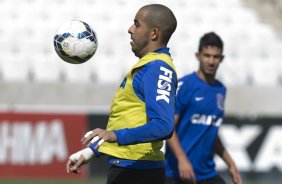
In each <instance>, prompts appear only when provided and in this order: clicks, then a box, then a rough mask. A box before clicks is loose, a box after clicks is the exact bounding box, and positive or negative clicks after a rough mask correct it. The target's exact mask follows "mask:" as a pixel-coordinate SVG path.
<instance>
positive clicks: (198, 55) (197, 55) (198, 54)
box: [195, 52, 200, 60]
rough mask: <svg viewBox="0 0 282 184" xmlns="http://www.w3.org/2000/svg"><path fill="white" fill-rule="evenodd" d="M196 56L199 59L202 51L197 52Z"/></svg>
mask: <svg viewBox="0 0 282 184" xmlns="http://www.w3.org/2000/svg"><path fill="white" fill-rule="evenodd" d="M195 57H196V58H197V60H199V57H200V53H199V52H196V53H195Z"/></svg>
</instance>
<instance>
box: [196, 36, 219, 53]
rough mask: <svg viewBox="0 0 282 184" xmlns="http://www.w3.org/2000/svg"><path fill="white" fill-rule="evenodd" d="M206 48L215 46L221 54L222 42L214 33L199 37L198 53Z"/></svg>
mask: <svg viewBox="0 0 282 184" xmlns="http://www.w3.org/2000/svg"><path fill="white" fill-rule="evenodd" d="M207 46H215V47H217V48H219V49H220V50H221V51H222V52H223V41H222V40H221V38H220V37H219V36H218V35H217V34H216V33H214V32H209V33H206V34H204V35H203V36H202V37H201V39H200V44H199V49H198V52H201V51H202V50H203V48H205V47H207Z"/></svg>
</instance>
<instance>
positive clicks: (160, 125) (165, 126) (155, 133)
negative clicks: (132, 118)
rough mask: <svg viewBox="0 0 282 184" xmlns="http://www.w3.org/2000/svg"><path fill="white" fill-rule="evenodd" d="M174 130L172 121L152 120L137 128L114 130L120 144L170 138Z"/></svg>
mask: <svg viewBox="0 0 282 184" xmlns="http://www.w3.org/2000/svg"><path fill="white" fill-rule="evenodd" d="M172 131H173V123H172V122H164V121H162V120H151V121H150V122H147V123H146V124H145V125H143V126H140V127H136V128H126V129H121V130H114V133H115V134H116V136H117V142H118V144H119V145H130V144H138V143H146V142H154V141H159V140H164V139H168V138H169V137H170V136H171V134H172Z"/></svg>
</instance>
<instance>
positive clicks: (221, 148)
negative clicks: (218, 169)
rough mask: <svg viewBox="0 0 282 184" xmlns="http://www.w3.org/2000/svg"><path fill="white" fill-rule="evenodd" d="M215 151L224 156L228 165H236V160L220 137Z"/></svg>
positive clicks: (223, 158)
mask: <svg viewBox="0 0 282 184" xmlns="http://www.w3.org/2000/svg"><path fill="white" fill-rule="evenodd" d="M215 152H216V154H217V155H219V156H220V157H221V158H222V160H223V161H224V162H225V163H226V164H227V165H228V167H231V166H234V165H235V162H234V161H233V159H232V157H231V156H230V154H229V153H228V151H227V150H226V149H225V147H224V145H223V144H222V142H221V140H220V138H219V137H217V139H216V143H215Z"/></svg>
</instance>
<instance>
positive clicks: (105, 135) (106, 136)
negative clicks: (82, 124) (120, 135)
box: [81, 128, 117, 149]
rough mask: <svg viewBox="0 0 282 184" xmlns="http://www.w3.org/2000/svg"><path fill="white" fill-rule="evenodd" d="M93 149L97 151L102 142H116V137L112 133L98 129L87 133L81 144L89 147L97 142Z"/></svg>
mask: <svg viewBox="0 0 282 184" xmlns="http://www.w3.org/2000/svg"><path fill="white" fill-rule="evenodd" d="M97 141H98V143H97V145H96V146H95V149H98V148H99V146H101V145H102V144H103V143H104V142H116V141H117V137H116V134H115V133H114V132H113V131H108V130H104V129H100V128H96V129H94V130H92V131H89V132H87V133H86V134H85V135H84V136H83V137H82V138H81V142H82V143H83V144H84V145H86V146H87V147H89V146H90V145H91V144H93V143H94V142H97Z"/></svg>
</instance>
